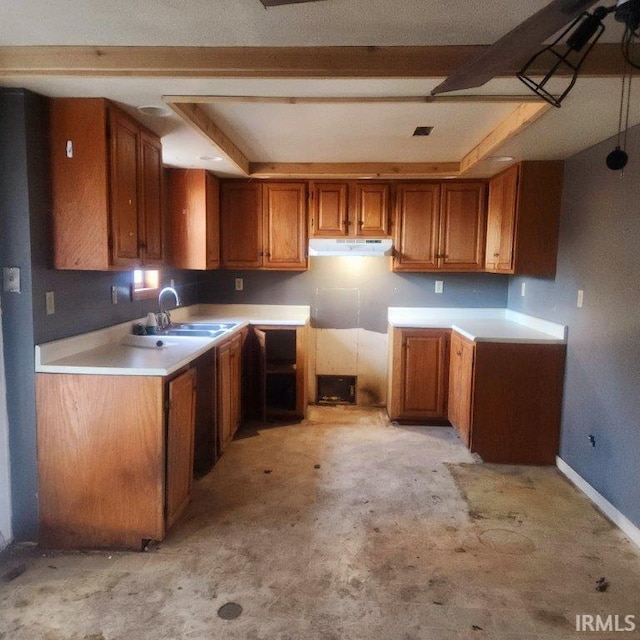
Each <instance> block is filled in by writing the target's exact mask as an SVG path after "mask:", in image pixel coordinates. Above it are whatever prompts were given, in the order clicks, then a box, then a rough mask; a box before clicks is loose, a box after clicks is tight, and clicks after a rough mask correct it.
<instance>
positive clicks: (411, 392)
mask: <svg viewBox="0 0 640 640" xmlns="http://www.w3.org/2000/svg"><path fill="white" fill-rule="evenodd" d="M450 335H451V331H449V330H441V329H401V328H396V327H391V328H390V336H389V341H390V347H391V351H390V363H389V372H390V375H389V397H388V401H387V411H388V413H389V417H390V418H391V419H392V420H418V421H424V420H446V418H447V386H448V381H449V339H450Z"/></svg>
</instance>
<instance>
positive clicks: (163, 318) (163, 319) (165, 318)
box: [158, 287, 180, 329]
mask: <svg viewBox="0 0 640 640" xmlns="http://www.w3.org/2000/svg"><path fill="white" fill-rule="evenodd" d="M165 293H172V294H173V296H174V298H175V299H176V307H179V306H180V297H179V296H178V292H177V291H176V290H175V289H174V288H173V287H165V288H164V289H162V290H161V291H160V293H159V294H158V308H159V310H160V311H159V313H158V328H159V329H166V328H167V327H169V326H170V325H171V315H170V314H169V312H168V311H167V310H166V309H165V308H164V307H163V306H162V296H164V294H165Z"/></svg>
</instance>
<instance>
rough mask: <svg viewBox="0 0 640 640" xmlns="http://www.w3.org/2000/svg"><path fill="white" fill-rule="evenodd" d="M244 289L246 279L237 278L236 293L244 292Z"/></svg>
mask: <svg viewBox="0 0 640 640" xmlns="http://www.w3.org/2000/svg"><path fill="white" fill-rule="evenodd" d="M243 289H244V279H243V278H236V291H242V290H243Z"/></svg>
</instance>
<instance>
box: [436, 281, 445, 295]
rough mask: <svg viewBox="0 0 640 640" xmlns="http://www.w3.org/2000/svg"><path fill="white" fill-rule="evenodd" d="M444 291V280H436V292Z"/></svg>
mask: <svg viewBox="0 0 640 640" xmlns="http://www.w3.org/2000/svg"><path fill="white" fill-rule="evenodd" d="M443 291H444V280H436V293H442V292H443Z"/></svg>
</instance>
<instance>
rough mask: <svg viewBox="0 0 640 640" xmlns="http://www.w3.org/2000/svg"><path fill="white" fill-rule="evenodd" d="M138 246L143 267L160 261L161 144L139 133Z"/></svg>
mask: <svg viewBox="0 0 640 640" xmlns="http://www.w3.org/2000/svg"><path fill="white" fill-rule="evenodd" d="M140 162H141V167H140V189H141V193H140V205H141V206H140V224H139V229H140V246H141V249H142V252H141V253H142V259H143V262H144V264H145V266H159V265H161V264H162V258H163V253H162V202H161V195H160V194H161V193H162V146H161V145H160V142H159V140H158V139H157V138H154V137H152V136H150V135H148V134H147V133H145V132H144V131H143V132H142V133H141V135H140Z"/></svg>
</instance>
